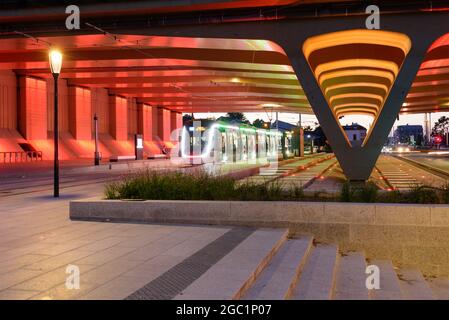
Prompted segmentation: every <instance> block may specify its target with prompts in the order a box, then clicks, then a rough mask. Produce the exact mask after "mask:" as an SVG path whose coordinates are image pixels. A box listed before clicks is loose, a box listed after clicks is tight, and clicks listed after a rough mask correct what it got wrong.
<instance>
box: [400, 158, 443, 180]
mask: <svg viewBox="0 0 449 320" xmlns="http://www.w3.org/2000/svg"><path fill="white" fill-rule="evenodd" d="M392 157H394V158H396V159H399V160H402V161H404V162H406V163H408V164H410V165H412V166H415V167H418V168H420V169H423V170H425V171H427V172H429V173H431V174H434V175H436V176H438V177H440V178H443V179H445V180H448V181H449V172H447V171H444V170H441V169H438V168H435V167H431V166H428V165H426V164H424V163H421V162H418V161H415V160H411V159H408V158H405V157H402V156H399V155H392Z"/></svg>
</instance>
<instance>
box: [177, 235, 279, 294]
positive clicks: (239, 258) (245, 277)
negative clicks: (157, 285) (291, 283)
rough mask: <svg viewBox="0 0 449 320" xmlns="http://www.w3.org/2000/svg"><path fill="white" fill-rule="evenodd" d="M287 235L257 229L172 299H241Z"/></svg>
mask: <svg viewBox="0 0 449 320" xmlns="http://www.w3.org/2000/svg"><path fill="white" fill-rule="evenodd" d="M287 235H288V230H285V229H277V230H270V229H260V230H256V231H255V232H254V233H253V234H251V235H250V236H249V237H248V238H246V239H245V240H244V241H243V242H242V243H240V244H239V245H238V246H237V247H236V248H234V249H233V250H232V251H231V252H230V253H228V254H227V255H226V256H224V257H223V258H222V259H221V260H219V261H218V262H217V263H216V264H215V265H214V266H212V267H211V268H210V269H209V270H207V271H206V272H205V273H204V274H203V275H202V276H201V277H199V278H198V279H197V280H195V281H194V282H193V283H192V284H191V285H190V286H188V287H187V288H186V289H185V290H184V291H183V292H181V293H180V294H179V295H177V296H176V297H175V299H176V300H179V299H181V300H231V299H240V298H241V297H242V296H243V295H244V294H245V293H246V291H247V290H248V289H249V288H250V287H251V286H252V285H253V284H254V282H255V280H256V279H257V277H258V276H259V275H260V274H261V272H262V271H263V270H264V269H265V267H266V266H267V265H268V264H269V262H270V261H271V259H272V258H273V257H274V255H275V254H276V253H277V252H278V250H279V249H280V248H281V247H282V246H283V244H284V243H285V242H286V241H287Z"/></svg>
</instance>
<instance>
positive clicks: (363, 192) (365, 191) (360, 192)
mask: <svg viewBox="0 0 449 320" xmlns="http://www.w3.org/2000/svg"><path fill="white" fill-rule="evenodd" d="M378 191H379V188H378V187H377V186H376V185H375V184H374V183H372V182H367V183H365V184H363V185H362V186H359V187H358V188H356V189H355V191H354V198H355V199H356V200H357V201H358V202H376V200H377V192H378Z"/></svg>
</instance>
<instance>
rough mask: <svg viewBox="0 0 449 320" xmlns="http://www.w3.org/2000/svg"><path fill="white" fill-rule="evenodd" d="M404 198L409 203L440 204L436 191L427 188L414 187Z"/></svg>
mask: <svg viewBox="0 0 449 320" xmlns="http://www.w3.org/2000/svg"><path fill="white" fill-rule="evenodd" d="M404 196H405V200H406V202H407V203H439V202H440V200H439V198H438V194H437V191H436V189H435V188H432V187H427V186H413V187H412V188H411V190H410V191H409V192H407V193H406V194H404Z"/></svg>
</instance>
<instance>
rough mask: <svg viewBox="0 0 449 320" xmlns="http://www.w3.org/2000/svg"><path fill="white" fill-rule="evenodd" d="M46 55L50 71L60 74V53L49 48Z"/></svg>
mask: <svg viewBox="0 0 449 320" xmlns="http://www.w3.org/2000/svg"><path fill="white" fill-rule="evenodd" d="M48 57H49V61H50V70H51V73H52V74H60V73H61V68H62V53H61V52H60V51H58V50H51V51H50V53H49V55H48Z"/></svg>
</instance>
